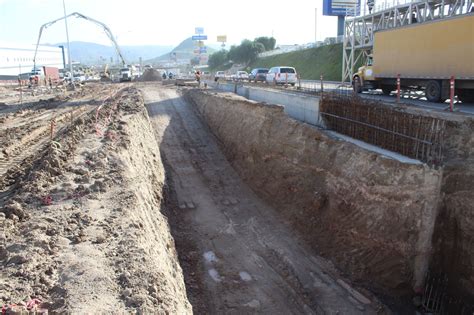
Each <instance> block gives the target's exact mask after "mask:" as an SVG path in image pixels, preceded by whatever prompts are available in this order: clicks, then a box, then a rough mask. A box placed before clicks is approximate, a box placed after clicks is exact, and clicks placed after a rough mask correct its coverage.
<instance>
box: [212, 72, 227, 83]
mask: <svg viewBox="0 0 474 315" xmlns="http://www.w3.org/2000/svg"><path fill="white" fill-rule="evenodd" d="M219 79H225V72H224V71H217V72H216V74H215V75H214V81H217V80H219Z"/></svg>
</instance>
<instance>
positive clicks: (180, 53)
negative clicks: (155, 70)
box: [146, 37, 216, 63]
mask: <svg viewBox="0 0 474 315" xmlns="http://www.w3.org/2000/svg"><path fill="white" fill-rule="evenodd" d="M196 48H197V45H196V42H195V41H193V40H192V39H191V37H189V38H186V39H185V40H183V41H182V42H181V43H180V44H179V45H178V46H176V47H175V48H173V50H171V51H170V52H167V53H165V54H162V55H161V56H159V57H155V58H152V59H149V60H146V63H156V62H160V61H166V60H169V59H170V55H171V53H176V58H177V59H192V58H194V57H195V56H196V55H195V54H194V50H195V49H196ZM215 51H216V50H215V49H214V48H211V47H207V53H208V54H209V55H210V54H212V53H213V52H215Z"/></svg>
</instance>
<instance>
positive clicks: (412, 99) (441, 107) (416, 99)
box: [301, 80, 474, 115]
mask: <svg viewBox="0 0 474 315" xmlns="http://www.w3.org/2000/svg"><path fill="white" fill-rule="evenodd" d="M323 86H324V90H326V91H344V92H346V91H347V93H350V92H349V91H351V90H349V89H348V88H342V89H341V83H340V82H334V81H324V82H323ZM301 87H302V88H303V89H317V90H318V91H319V90H320V89H321V81H316V80H314V81H313V80H301ZM360 96H361V97H363V98H367V99H375V100H380V101H382V102H385V103H393V104H395V103H396V101H397V98H396V95H395V92H392V95H390V96H386V95H383V94H382V91H381V90H377V91H370V92H363V93H361V94H360ZM400 102H401V103H404V104H409V105H415V106H419V107H422V108H426V109H431V110H437V111H449V100H448V101H446V102H445V103H432V102H428V101H427V100H426V99H425V98H424V97H423V95H422V93H412V96H408V95H407V96H404V97H402V99H401V100H400ZM454 111H456V112H461V113H466V114H471V115H474V103H461V102H455V103H454Z"/></svg>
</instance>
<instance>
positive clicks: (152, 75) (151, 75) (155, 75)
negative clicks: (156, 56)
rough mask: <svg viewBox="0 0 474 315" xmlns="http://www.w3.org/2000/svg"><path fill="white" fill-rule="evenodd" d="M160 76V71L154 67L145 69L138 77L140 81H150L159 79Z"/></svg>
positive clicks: (160, 78)
mask: <svg viewBox="0 0 474 315" xmlns="http://www.w3.org/2000/svg"><path fill="white" fill-rule="evenodd" d="M161 80H162V77H161V75H160V73H159V72H158V71H157V70H155V69H146V70H145V72H144V73H143V75H142V76H141V77H140V81H144V82H150V81H161Z"/></svg>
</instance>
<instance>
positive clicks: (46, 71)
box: [30, 66, 59, 83]
mask: <svg viewBox="0 0 474 315" xmlns="http://www.w3.org/2000/svg"><path fill="white" fill-rule="evenodd" d="M30 79H32V80H33V81H34V82H36V83H39V82H46V83H49V79H51V82H52V83H57V82H59V69H58V68H55V67H46V66H42V67H35V68H33V69H31V72H30Z"/></svg>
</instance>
